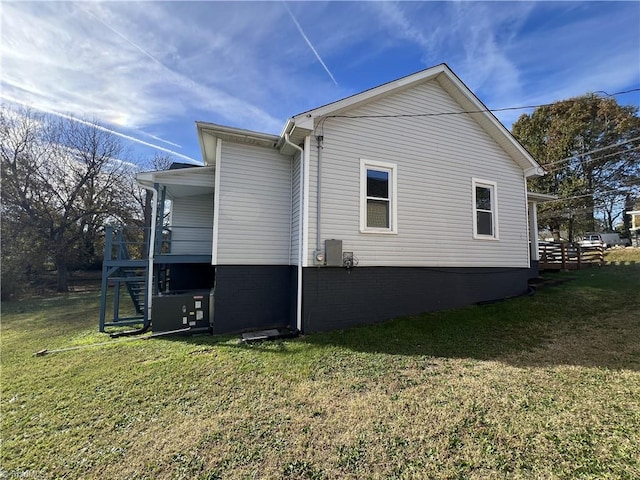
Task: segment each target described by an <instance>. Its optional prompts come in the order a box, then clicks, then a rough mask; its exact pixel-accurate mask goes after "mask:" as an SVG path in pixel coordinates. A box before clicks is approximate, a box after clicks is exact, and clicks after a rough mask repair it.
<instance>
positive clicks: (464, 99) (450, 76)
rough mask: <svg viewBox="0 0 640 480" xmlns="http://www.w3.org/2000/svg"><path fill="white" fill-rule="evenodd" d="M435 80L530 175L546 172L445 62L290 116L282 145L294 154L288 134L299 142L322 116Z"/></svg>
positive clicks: (539, 174) (328, 115)
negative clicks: (288, 144) (287, 143)
mask: <svg viewBox="0 0 640 480" xmlns="http://www.w3.org/2000/svg"><path fill="white" fill-rule="evenodd" d="M432 80H435V81H437V82H438V84H439V85H440V86H441V87H442V88H443V89H444V90H445V91H446V92H447V93H448V94H449V95H450V96H451V97H452V98H453V99H454V100H455V101H456V102H457V103H458V104H459V105H460V106H461V107H462V110H461V112H459V113H466V114H467V115H469V116H470V117H471V118H473V119H474V120H475V121H476V122H477V123H478V124H479V125H480V127H481V128H482V129H483V130H484V131H485V132H486V133H487V134H488V135H489V136H490V137H491V138H493V140H494V141H495V142H496V143H498V145H500V146H501V147H502V148H503V149H504V150H505V152H507V154H508V155H509V156H510V157H511V158H513V160H514V161H515V162H516V163H517V164H518V165H520V167H521V168H522V169H523V170H524V172H525V175H526V176H527V177H537V176H541V175H544V170H543V169H542V167H540V165H538V163H537V162H536V161H535V160H534V159H533V157H532V156H531V154H529V152H527V151H526V150H525V148H524V147H523V146H522V145H520V143H519V142H518V141H517V140H516V139H515V138H514V137H513V135H511V133H510V132H509V131H508V130H507V129H506V128H505V126H504V125H502V123H500V121H499V120H498V119H497V118H496V117H495V115H493V113H491V112H490V111H489V109H488V108H487V107H486V106H485V105H484V104H483V103H482V102H481V101H480V100H479V99H478V97H476V96H475V94H474V93H473V92H472V91H471V90H469V88H468V87H467V86H466V85H465V84H464V83H463V82H462V81H461V80H460V79H459V78H458V76H457V75H456V74H455V73H453V71H452V70H451V69H450V68H449V66H448V65H446V64H444V63H442V64H440V65H436V66H435V67H431V68H428V69H426V70H422V71H420V72H417V73H414V74H412V75H408V76H406V77H402V78H400V79H398V80H394V81H391V82H388V83H385V84H383V85H380V86H378V87H374V88H371V89H369V90H365V91H363V92H360V93H357V94H355V95H351V96H350V97H346V98H343V99H341V100H338V101H335V102H332V103H329V104H327V105H323V106H321V107H318V108H315V109H313V110H308V111H306V112H302V113H299V114H297V115H295V116H293V117H291V118H289V119H288V120H287V123H286V124H285V126H284V128H283V130H282V133H281V134H280V143H279V146H280V147H281V150H282V151H283V153H287V154H291V153H293V149H292V148H291V147H289V146H287V145H286V143H284V137H285V135H288V136H289V137H290V140H291V142H292V143H294V144H295V145H299V144H300V143H302V141H303V140H304V137H306V136H307V135H309V134H311V133H312V132H313V131H314V128H315V125H316V122H317V121H318V120H320V119H322V118H327V117H331V116H336V115H339V114H343V113H345V112H346V111H347V110H350V109H353V108H355V107H358V106H360V105H364V104H366V103H369V102H372V101H375V100H379V99H382V98H384V97H385V96H387V95H391V94H394V93H398V92H401V91H403V90H406V89H409V88H411V87H414V86H417V85H419V84H421V83H426V82H429V81H432ZM452 113H453V112H452ZM289 149H291V151H289Z"/></svg>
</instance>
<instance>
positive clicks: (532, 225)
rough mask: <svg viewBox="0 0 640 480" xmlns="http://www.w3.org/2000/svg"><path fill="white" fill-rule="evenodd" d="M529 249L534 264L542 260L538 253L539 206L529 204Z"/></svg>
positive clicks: (533, 203)
mask: <svg viewBox="0 0 640 480" xmlns="http://www.w3.org/2000/svg"><path fill="white" fill-rule="evenodd" d="M529 248H530V252H529V253H530V256H531V261H532V262H537V261H538V260H540V255H539V253H538V250H539V244H538V204H537V203H536V202H529Z"/></svg>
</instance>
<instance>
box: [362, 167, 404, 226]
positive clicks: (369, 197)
mask: <svg viewBox="0 0 640 480" xmlns="http://www.w3.org/2000/svg"><path fill="white" fill-rule="evenodd" d="M396 183H397V182H396V164H394V163H387V162H374V161H369V160H364V159H361V160H360V231H361V232H363V233H397V220H396V216H397V205H396Z"/></svg>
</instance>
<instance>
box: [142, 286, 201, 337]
mask: <svg viewBox="0 0 640 480" xmlns="http://www.w3.org/2000/svg"><path fill="white" fill-rule="evenodd" d="M212 326H213V289H211V290H185V291H175V292H166V293H162V294H160V295H156V296H154V297H153V303H152V311H151V329H152V330H153V331H154V332H172V331H174V330H181V329H184V328H192V329H198V330H202V329H205V328H209V329H210V328H211V327H212ZM186 333H188V332H186Z"/></svg>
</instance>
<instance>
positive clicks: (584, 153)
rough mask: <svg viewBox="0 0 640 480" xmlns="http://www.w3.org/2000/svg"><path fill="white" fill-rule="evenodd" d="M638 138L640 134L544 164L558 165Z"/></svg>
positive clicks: (639, 138) (545, 165) (546, 165)
mask: <svg viewBox="0 0 640 480" xmlns="http://www.w3.org/2000/svg"><path fill="white" fill-rule="evenodd" d="M636 140H640V136H639V137H634V138H631V139H629V140H626V141H624V142H619V143H612V144H610V145H607V146H606V147H600V148H596V149H594V150H589V151H588V152H583V153H578V154H576V155H572V156H570V157H566V158H561V159H560V160H556V161H555V162H549V163H545V164H544V165H542V166H543V167H548V166H550V165H556V164H558V163H562V162H568V161H569V160H574V159H576V158H580V157H585V156H587V155H591V154H592V153H598V152H602V151H603V150H608V149H610V148H614V147H620V146H622V145H626V144H627V143H631V142H635V141H636Z"/></svg>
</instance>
